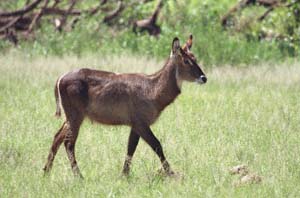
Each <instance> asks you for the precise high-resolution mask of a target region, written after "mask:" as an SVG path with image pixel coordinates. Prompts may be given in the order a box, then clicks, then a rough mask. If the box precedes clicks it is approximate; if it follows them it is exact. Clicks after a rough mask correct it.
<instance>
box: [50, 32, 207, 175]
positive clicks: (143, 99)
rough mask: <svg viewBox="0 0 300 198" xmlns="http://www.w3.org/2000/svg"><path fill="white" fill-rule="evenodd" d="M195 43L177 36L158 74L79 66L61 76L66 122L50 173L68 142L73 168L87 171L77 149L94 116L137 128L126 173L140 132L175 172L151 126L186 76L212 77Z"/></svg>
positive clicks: (55, 144) (59, 90)
mask: <svg viewBox="0 0 300 198" xmlns="http://www.w3.org/2000/svg"><path fill="white" fill-rule="evenodd" d="M189 42H191V41H189ZM190 47H191V45H190ZM190 47H189V48H185V49H184V50H183V49H182V48H180V46H179V40H178V39H177V38H175V39H174V41H173V44H172V55H171V56H170V58H169V59H168V61H167V63H166V64H165V66H164V67H163V68H162V69H161V70H160V71H158V72H156V73H155V74H152V75H145V74H115V73H112V72H105V71H98V70H92V69H79V70H77V71H73V72H69V73H67V74H66V75H64V76H62V77H61V78H59V80H58V81H57V83H56V86H55V98H56V103H57V110H56V115H57V116H60V115H61V108H60V104H61V106H62V107H63V108H62V109H63V111H64V113H65V116H66V121H65V122H64V124H63V126H62V127H61V128H60V130H59V131H58V132H57V134H56V135H55V137H54V141H53V145H52V147H51V149H50V153H49V156H48V162H47V163H46V165H45V168H44V170H45V172H49V171H50V169H51V167H52V163H53V160H54V157H55V154H56V152H57V150H58V147H59V146H60V144H61V143H62V142H64V144H65V147H66V151H67V154H68V157H69V160H70V162H71V166H72V169H73V172H74V173H75V174H76V175H79V176H81V174H80V171H79V168H78V166H77V163H76V160H75V153H74V149H75V142H76V139H77V135H78V131H79V128H80V125H81V123H82V121H83V119H84V118H85V117H89V118H90V119H91V120H93V121H96V122H99V123H102V124H109V125H128V126H130V127H131V133H130V136H129V140H128V150H127V157H126V160H125V163H124V168H123V173H124V174H128V173H129V169H130V163H131V158H132V156H133V154H134V151H135V149H136V146H137V144H138V141H139V139H140V137H142V138H143V139H144V140H145V141H146V142H147V143H148V144H149V145H150V146H151V147H152V149H153V150H154V151H155V152H156V153H157V155H158V156H159V158H160V160H161V162H162V166H163V168H164V170H165V171H166V172H167V174H172V173H173V172H172V170H171V169H170V167H169V164H168V162H167V160H166V158H165V156H164V154H163V150H162V147H161V144H160V142H159V141H158V140H157V139H156V137H155V136H154V134H153V133H152V131H151V129H150V125H152V124H153V123H154V122H155V121H156V120H157V118H158V117H159V115H160V113H161V112H162V110H163V109H164V108H165V107H166V106H168V105H169V104H170V103H172V102H173V101H174V100H175V98H176V97H177V96H178V95H179V94H180V85H181V82H182V81H184V80H185V81H199V79H200V81H201V82H202V83H205V82H206V77H205V75H204V73H203V72H202V70H201V69H200V67H199V66H198V65H197V63H196V60H195V58H194V56H193V55H192V54H191V52H190V51H189V49H190Z"/></svg>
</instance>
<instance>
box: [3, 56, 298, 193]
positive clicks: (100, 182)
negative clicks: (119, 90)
mask: <svg viewBox="0 0 300 198" xmlns="http://www.w3.org/2000/svg"><path fill="white" fill-rule="evenodd" d="M162 64H163V63H162V62H160V61H155V60H148V59H146V58H140V57H133V56H126V55H122V56H119V57H117V56H115V57H113V58H111V59H108V58H101V56H99V55H97V56H96V55H89V56H86V57H82V58H76V57H72V56H70V57H62V58H51V57H48V58H34V59H32V58H28V57H26V56H25V55H20V54H17V55H15V54H8V55H6V56H1V57H0V73H1V74H2V75H1V76H0V109H1V110H0V120H1V121H0V137H1V138H0V197H299V196H300V193H299V192H300V186H299V183H300V166H299V164H300V156H299V153H300V139H299V132H300V113H299V110H300V103H299V98H300V85H299V82H300V76H299V73H300V65H299V63H286V64H281V65H276V66H274V65H262V66H252V67H250V66H249V67H246V68H239V69H238V68H233V67H229V66H228V67H221V68H211V69H209V70H208V69H205V68H204V70H205V71H206V73H207V76H208V83H207V84H206V85H204V86H198V85H196V84H188V83H186V84H184V86H183V91H182V92H183V93H182V94H181V95H180V96H179V98H178V99H177V100H176V101H175V103H173V104H172V105H171V106H170V107H168V108H167V109H166V110H165V111H164V112H163V114H162V115H161V117H160V119H159V120H158V121H157V123H156V124H154V125H153V126H152V129H153V131H154V133H155V134H156V136H157V137H158V138H159V139H160V140H161V143H162V145H163V148H164V150H165V154H166V156H167V158H168V160H169V162H170V163H171V165H172V166H173V168H174V169H175V170H176V171H178V172H180V173H181V174H183V176H184V177H183V178H182V179H179V180H176V179H171V178H165V177H162V176H159V175H158V174H157V173H156V171H157V169H158V168H159V167H160V166H159V165H160V163H159V160H158V158H157V156H156V155H155V154H154V152H153V151H152V150H151V149H150V147H149V146H148V145H146V144H145V142H143V141H141V142H140V144H139V145H138V148H137V152H136V154H135V156H134V160H133V164H132V172H131V175H130V177H129V178H123V177H120V172H121V168H122V164H123V160H124V158H125V152H126V144H127V137H128V135H129V128H127V127H109V126H103V125H97V124H91V123H90V122H89V121H88V120H87V121H85V123H84V124H83V126H82V128H81V131H80V134H79V138H78V142H77V144H76V155H77V161H78V164H79V167H80V168H81V171H82V173H83V175H84V176H85V179H84V180H78V179H74V177H73V175H72V172H71V169H70V164H69V161H68V159H67V157H66V153H65V150H64V148H63V146H62V147H61V149H60V150H59V152H58V154H57V157H56V159H55V161H54V166H53V170H52V173H51V175H50V176H49V177H43V171H42V168H43V166H44V163H45V162H46V158H47V155H48V150H49V148H50V144H51V142H52V139H53V136H54V134H55V132H56V131H57V130H58V128H59V127H60V125H61V124H62V120H61V119H56V118H55V117H54V116H53V115H54V112H55V102H54V94H53V88H54V84H55V81H56V79H57V77H58V76H59V75H61V74H62V73H64V72H66V71H69V70H70V69H72V68H76V67H94V68H98V69H105V70H112V71H116V72H146V73H152V72H154V71H156V70H157V69H159V68H160V67H161V66H162ZM238 164H247V165H248V166H249V167H250V169H251V170H253V171H254V172H256V173H257V174H259V175H260V176H262V177H263V180H262V183H260V184H253V185H245V186H242V187H234V186H233V185H232V183H233V182H234V181H236V180H237V179H238V177H237V176H232V175H230V174H229V173H228V169H229V168H230V167H232V166H234V165H238Z"/></svg>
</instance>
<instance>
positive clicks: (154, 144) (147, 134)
mask: <svg viewBox="0 0 300 198" xmlns="http://www.w3.org/2000/svg"><path fill="white" fill-rule="evenodd" d="M139 128H140V130H137V131H139V135H140V136H141V137H142V138H143V139H144V140H145V141H146V142H147V143H148V144H149V145H150V146H151V148H152V149H153V150H154V151H155V153H156V154H157V155H158V157H159V159H160V161H161V164H162V167H163V169H164V171H165V172H166V174H167V175H169V176H171V175H174V172H173V171H172V169H171V167H170V165H169V163H168V161H167V160H166V157H165V155H164V152H163V149H162V146H161V144H160V142H159V140H158V139H157V138H156V137H155V135H154V134H153V132H152V131H151V129H150V127H149V126H145V125H144V126H143V127H139Z"/></svg>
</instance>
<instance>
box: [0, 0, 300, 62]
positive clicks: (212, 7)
mask: <svg viewBox="0 0 300 198" xmlns="http://www.w3.org/2000/svg"><path fill="white" fill-rule="evenodd" d="M166 2H167V3H166V4H165V6H164V7H163V9H162V11H161V14H160V16H159V19H158V23H159V25H160V26H161V29H162V33H161V34H160V35H159V36H158V37H151V36H149V35H148V34H147V33H146V32H143V33H138V34H134V33H133V32H132V23H133V21H134V20H137V19H143V18H146V17H148V16H149V15H150V14H151V13H152V12H153V10H154V8H155V6H156V3H157V2H156V1H150V2H149V3H146V4H143V3H140V1H134V0H127V1H125V3H126V5H127V7H126V8H125V10H124V12H123V13H122V15H121V16H120V17H118V18H117V19H115V20H114V21H113V23H112V24H111V25H109V26H108V25H105V24H103V23H101V20H102V19H103V17H104V15H103V13H101V12H100V13H99V14H97V15H96V16H93V17H89V16H81V17H80V20H79V22H78V23H76V26H75V28H74V29H73V30H70V28H69V30H68V31H63V32H61V33H60V32H57V31H55V28H54V26H53V24H50V23H42V24H41V28H40V29H39V30H37V31H36V35H35V36H36V40H35V41H34V42H30V41H24V42H21V46H20V51H24V53H26V54H28V55H29V56H36V55H45V56H48V55H57V56H62V55H65V54H75V55H78V56H82V55H84V54H88V53H91V52H92V53H97V54H101V55H110V54H112V53H113V54H114V53H116V54H120V53H127V52H130V53H132V54H137V55H147V56H149V57H156V58H158V59H166V58H167V57H168V55H169V52H170V45H171V41H172V39H173V38H174V37H175V36H178V37H179V38H180V39H181V42H182V44H183V43H184V42H185V40H186V39H187V37H188V35H189V34H190V33H192V34H193V35H194V46H193V49H192V51H193V52H194V54H195V55H196V57H198V60H199V61H201V62H202V63H203V64H205V65H207V66H215V65H216V66H217V65H224V64H230V65H247V64H249V63H258V62H266V61H267V62H278V61H282V60H284V59H285V58H287V57H295V56H298V55H299V50H298V49H299V45H298V43H296V42H294V40H297V41H298V39H299V38H298V37H299V31H300V30H299V27H298V28H296V25H298V24H299V23H297V22H296V19H294V18H293V19H291V20H288V23H285V22H284V21H282V20H281V21H280V19H281V18H282V16H283V15H284V14H286V10H284V9H283V10H284V11H280V9H278V11H276V12H275V11H274V13H273V14H272V17H270V18H268V20H266V21H265V22H264V23H262V24H261V25H257V24H252V25H250V26H249V28H248V29H247V28H246V29H244V30H243V31H241V33H233V32H232V31H224V29H222V27H221V25H220V16H222V15H223V14H224V13H226V11H227V10H228V9H229V8H230V7H231V6H232V5H234V4H235V3H236V1H234V0H224V1H222V2H219V1H210V0H204V1H198V0H185V1H183V0H182V1H181V0H178V1H173V0H169V1H166ZM66 3H67V2H66ZM94 5H97V1H84V2H80V3H79V4H78V5H77V8H79V7H80V8H84V9H87V8H89V7H92V6H94ZM20 7H22V6H20ZM293 9H294V10H295V9H296V8H294V7H292V8H289V13H290V12H292V11H293ZM297 9H298V8H297ZM248 13H249V14H248V15H249V16H251V14H253V11H250V12H248ZM273 15H274V16H273ZM292 16H294V15H291V17H292ZM69 19H70V20H72V18H71V17H70V18H69ZM49 20H50V21H51V20H53V19H52V18H49ZM297 20H298V19H297ZM278 24H281V25H278ZM271 26H272V27H275V26H276V27H279V28H278V30H280V28H281V29H282V30H281V31H282V32H284V31H285V30H286V29H288V27H290V26H292V27H294V28H293V32H292V34H290V35H289V37H288V38H290V39H288V40H286V39H285V40H282V41H276V40H273V41H266V40H258V39H257V38H258V37H259V35H260V30H261V29H267V30H269V29H270V27H271ZM285 26H286V27H285ZM7 46H8V43H7V42H2V41H1V42H0V50H1V51H2V52H5V51H6V50H7Z"/></svg>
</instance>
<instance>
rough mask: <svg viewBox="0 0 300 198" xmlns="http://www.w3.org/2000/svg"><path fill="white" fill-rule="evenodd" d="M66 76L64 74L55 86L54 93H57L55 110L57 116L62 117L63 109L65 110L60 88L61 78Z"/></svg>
mask: <svg viewBox="0 0 300 198" xmlns="http://www.w3.org/2000/svg"><path fill="white" fill-rule="evenodd" d="M64 76H65V74H64V75H62V76H61V77H60V78H59V79H58V80H57V81H56V84H55V88H54V95H55V101H56V112H55V116H56V117H60V116H61V109H62V110H64V108H63V106H62V103H61V94H60V89H59V84H60V81H61V79H62V78H63V77H64Z"/></svg>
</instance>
